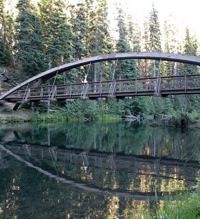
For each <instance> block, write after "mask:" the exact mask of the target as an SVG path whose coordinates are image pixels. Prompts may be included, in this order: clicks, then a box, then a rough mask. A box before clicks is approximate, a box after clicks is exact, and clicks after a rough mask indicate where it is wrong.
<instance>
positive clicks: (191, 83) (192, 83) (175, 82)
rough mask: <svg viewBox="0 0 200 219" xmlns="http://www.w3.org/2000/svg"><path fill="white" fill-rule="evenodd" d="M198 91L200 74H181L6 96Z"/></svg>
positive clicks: (71, 96) (21, 98)
mask: <svg viewBox="0 0 200 219" xmlns="http://www.w3.org/2000/svg"><path fill="white" fill-rule="evenodd" d="M199 93H200V75H184V76H168V77H157V78H156V77H151V78H137V79H130V80H116V81H104V82H91V83H80V84H71V85H53V86H41V87H37V88H26V89H20V90H17V91H16V92H14V93H12V94H11V95H9V96H7V97H6V98H5V99H6V100H7V101H10V102H25V101H39V100H66V99H77V98H82V99H88V98H89V99H97V98H107V97H116V98H124V97H133V96H153V95H155V96H167V95H180V94H199Z"/></svg>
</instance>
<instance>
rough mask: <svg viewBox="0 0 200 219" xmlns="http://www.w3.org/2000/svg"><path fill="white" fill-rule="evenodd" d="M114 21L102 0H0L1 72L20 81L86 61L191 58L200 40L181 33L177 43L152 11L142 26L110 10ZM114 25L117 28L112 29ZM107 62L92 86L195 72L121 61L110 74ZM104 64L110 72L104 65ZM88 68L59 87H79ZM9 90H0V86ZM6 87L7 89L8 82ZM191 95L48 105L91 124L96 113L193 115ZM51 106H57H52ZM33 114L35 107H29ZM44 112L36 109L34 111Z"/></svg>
mask: <svg viewBox="0 0 200 219" xmlns="http://www.w3.org/2000/svg"><path fill="white" fill-rule="evenodd" d="M114 10H115V11H116V19H113V20H114V21H111V20H110V15H109V8H108V0H85V1H79V3H76V4H73V3H71V2H70V1H66V0H54V1H49V0H38V1H34V0H18V2H14V1H11V2H10V1H9V0H0V12H1V13H0V30H1V31H0V74H6V75H7V76H8V77H9V78H12V81H14V82H15V83H20V82H22V81H24V80H25V79H28V78H30V77H32V76H34V75H36V74H38V73H41V72H43V71H45V70H47V69H51V68H53V67H55V66H59V65H61V64H63V63H69V62H72V61H75V60H79V59H83V58H86V57H91V56H97V55H101V54H108V53H118V52H167V53H179V54H186V55H194V56H198V55H199V54H198V49H199V42H198V40H197V37H196V36H195V35H192V34H191V31H190V29H189V28H188V27H185V33H184V36H181V37H180V33H179V31H178V27H176V26H175V24H174V23H173V22H172V21H170V20H165V21H164V22H163V23H161V22H160V19H159V11H158V10H157V9H156V7H155V5H152V8H151V10H150V11H149V14H147V15H146V19H145V20H144V23H143V27H141V26H140V25H139V24H138V23H137V21H135V20H134V19H133V17H132V16H131V15H130V14H127V13H126V11H124V9H123V7H121V5H120V4H116V5H115V9H114ZM113 25H116V27H115V28H113ZM111 64H112V63H105V64H104V65H94V66H93V67H92V68H91V69H90V71H91V72H92V73H91V74H90V75H89V79H90V80H91V81H100V80H108V79H110V78H111V77H112V78H113V77H116V78H120V79H121V78H136V77H145V76H157V75H159V76H168V75H169V76H170V75H184V74H198V73H199V68H198V66H194V65H189V64H183V63H176V62H166V61H152V60H151V61H150V60H121V61H119V62H118V63H117V66H116V72H115V75H111V74H110V73H109V72H110V68H111V67H112V66H111ZM110 66H111V67H110ZM86 71H87V66H86V67H82V68H80V69H73V70H71V71H69V72H66V73H65V74H63V75H64V77H63V76H62V75H59V78H58V81H59V82H60V83H61V82H63V81H65V82H66V83H74V82H77V81H79V82H80V81H81V80H82V79H83V78H84V75H85V74H86ZM6 86H8V85H5V84H4V83H2V84H1V87H2V88H5V87H6ZM11 86H13V84H11ZM199 104H200V99H199V97H198V95H190V96H189V95H187V96H185V95H182V96H181V95H180V96H168V97H167V98H161V97H137V98H133V99H129V100H119V101H118V100H115V99H111V100H107V101H106V102H104V103H102V102H101V101H99V102H98V101H90V100H87V101H84V102H83V101H80V100H77V101H73V102H70V103H67V104H66V103H65V104H62V105H61V106H60V105H59V106H57V105H56V104H55V103H54V104H52V107H55V108H56V109H62V110H61V111H62V112H63V111H64V112H65V113H67V114H70V115H75V116H77V115H78V116H83V117H87V118H90V119H94V118H96V117H97V115H102V114H109V115H110V114H113V115H118V116H123V115H125V114H131V115H138V114H145V115H150V114H151V115H159V114H169V115H180V114H187V116H189V117H190V116H191V117H193V118H194V117H198V115H199V109H198V106H199ZM54 105H56V106H54ZM36 108H37V106H36ZM42 108H44V107H41V106H40V107H39V108H38V111H41V109H42Z"/></svg>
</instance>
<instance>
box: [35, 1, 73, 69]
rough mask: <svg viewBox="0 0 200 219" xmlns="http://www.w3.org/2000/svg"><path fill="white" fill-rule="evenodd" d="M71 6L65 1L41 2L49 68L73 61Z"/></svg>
mask: <svg viewBox="0 0 200 219" xmlns="http://www.w3.org/2000/svg"><path fill="white" fill-rule="evenodd" d="M69 6H70V5H68V4H66V3H65V1H64V0H53V1H49V0H40V3H39V9H40V18H41V22H42V34H43V43H44V47H45V48H44V54H45V57H46V60H47V61H46V62H47V64H48V67H49V68H52V67H55V66H58V65H60V64H62V63H64V62H69V61H71V60H72V29H71V26H70V23H69V17H68V16H67V12H68V13H69V8H68V7H69Z"/></svg>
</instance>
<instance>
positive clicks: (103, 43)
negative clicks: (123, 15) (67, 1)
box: [86, 0, 112, 81]
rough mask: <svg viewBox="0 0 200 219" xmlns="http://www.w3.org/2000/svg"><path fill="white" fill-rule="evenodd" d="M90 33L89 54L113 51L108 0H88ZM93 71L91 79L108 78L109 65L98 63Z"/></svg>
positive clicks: (88, 40) (94, 54)
mask: <svg viewBox="0 0 200 219" xmlns="http://www.w3.org/2000/svg"><path fill="white" fill-rule="evenodd" d="M86 4H87V7H88V20H87V22H88V24H89V35H88V37H87V41H86V43H87V49H88V52H89V54H88V56H96V55H101V54H107V53H110V52H111V51H112V44H111V38H110V33H109V26H108V4H107V0H87V1H86ZM93 67H94V68H91V71H93V72H94V75H93V77H92V78H91V80H93V81H97V80H101V78H102V77H103V78H107V77H108V75H109V72H108V69H109V68H108V66H107V65H103V64H100V63H96V64H95V65H94V66H93Z"/></svg>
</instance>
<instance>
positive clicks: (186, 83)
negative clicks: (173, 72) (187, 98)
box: [184, 74, 187, 93]
mask: <svg viewBox="0 0 200 219" xmlns="http://www.w3.org/2000/svg"><path fill="white" fill-rule="evenodd" d="M184 78H185V93H186V90H187V76H186V74H185V77H184Z"/></svg>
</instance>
